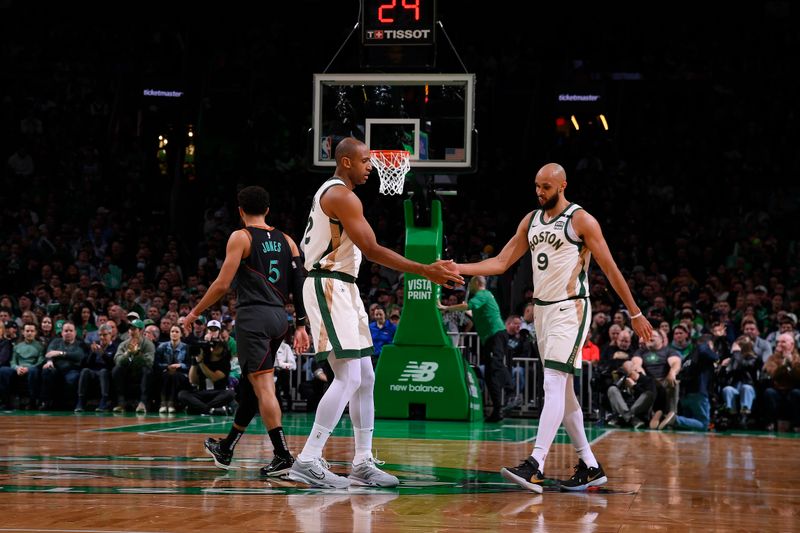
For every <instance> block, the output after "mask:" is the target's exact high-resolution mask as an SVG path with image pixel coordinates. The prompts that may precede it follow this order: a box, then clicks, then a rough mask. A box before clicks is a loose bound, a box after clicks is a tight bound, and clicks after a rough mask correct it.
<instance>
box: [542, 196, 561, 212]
mask: <svg viewBox="0 0 800 533" xmlns="http://www.w3.org/2000/svg"><path fill="white" fill-rule="evenodd" d="M557 203H558V194H554V195H553V196H551V197H550V198H548V199H547V200H545V201H544V203H542V201H541V200H539V205H540V206H541V207H542V209H543V210H545V211H550V210H551V209H553V208H554V207H555V206H556V204H557Z"/></svg>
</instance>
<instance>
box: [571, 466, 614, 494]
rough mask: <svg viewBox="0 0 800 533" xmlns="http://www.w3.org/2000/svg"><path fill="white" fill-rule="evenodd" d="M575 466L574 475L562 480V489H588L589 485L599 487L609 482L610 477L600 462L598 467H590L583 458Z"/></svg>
mask: <svg viewBox="0 0 800 533" xmlns="http://www.w3.org/2000/svg"><path fill="white" fill-rule="evenodd" d="M574 468H575V473H574V474H573V475H572V477H571V478H569V479H568V480H566V481H562V482H561V490H576V491H577V490H586V489H588V488H589V487H598V486H600V485H605V484H606V483H608V478H607V477H606V473H605V472H603V466H602V465H601V464H600V463H597V468H590V467H588V466H586V463H584V462H583V459H579V460H578V464H577V465H575V467H574Z"/></svg>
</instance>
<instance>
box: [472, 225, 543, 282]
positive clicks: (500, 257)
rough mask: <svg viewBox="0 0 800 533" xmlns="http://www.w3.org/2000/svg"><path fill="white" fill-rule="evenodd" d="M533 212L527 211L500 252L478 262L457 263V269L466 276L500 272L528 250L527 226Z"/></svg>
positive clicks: (488, 274) (489, 274)
mask: <svg viewBox="0 0 800 533" xmlns="http://www.w3.org/2000/svg"><path fill="white" fill-rule="evenodd" d="M532 215H533V212H531V213H528V214H527V215H526V216H525V218H523V219H522V221H521V222H520V223H519V226H517V232H516V233H515V234H514V236H513V237H511V240H510V241H508V242H507V243H506V245H505V246H503V249H502V250H500V253H499V254H497V255H496V256H494V257H490V258H489V259H484V260H483V261H480V262H479V263H459V264H458V271H459V272H460V273H461V274H464V275H466V276H491V275H496V274H502V273H503V272H505V271H506V270H508V269H509V268H510V267H511V265H513V264H514V263H516V262H517V261H519V258H520V257H522V256H523V255H525V252H527V251H528V226H529V225H530V221H531V216H532Z"/></svg>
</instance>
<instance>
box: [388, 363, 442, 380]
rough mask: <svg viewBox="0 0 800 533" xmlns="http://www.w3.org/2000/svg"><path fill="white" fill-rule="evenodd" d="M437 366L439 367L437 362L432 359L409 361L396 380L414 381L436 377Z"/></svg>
mask: <svg viewBox="0 0 800 533" xmlns="http://www.w3.org/2000/svg"><path fill="white" fill-rule="evenodd" d="M437 368H439V363H434V362H433V361H422V362H421V363H417V362H416V361H409V362H408V364H407V365H406V368H405V370H403V373H402V374H400V379H398V380H397V381H413V382H416V383H425V382H428V381H432V380H433V378H435V377H436V369H437Z"/></svg>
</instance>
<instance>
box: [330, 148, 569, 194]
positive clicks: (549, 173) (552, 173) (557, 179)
mask: <svg viewBox="0 0 800 533" xmlns="http://www.w3.org/2000/svg"><path fill="white" fill-rule="evenodd" d="M337 151H338V150H337ZM536 177H537V178H542V179H544V180H547V181H550V182H551V183H553V184H554V185H556V186H559V187H560V186H561V185H563V184H564V182H566V181H567V173H566V172H565V171H564V167H562V166H561V165H559V164H558V163H547V164H546V165H545V166H543V167H542V168H540V169H539V172H537V173H536Z"/></svg>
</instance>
